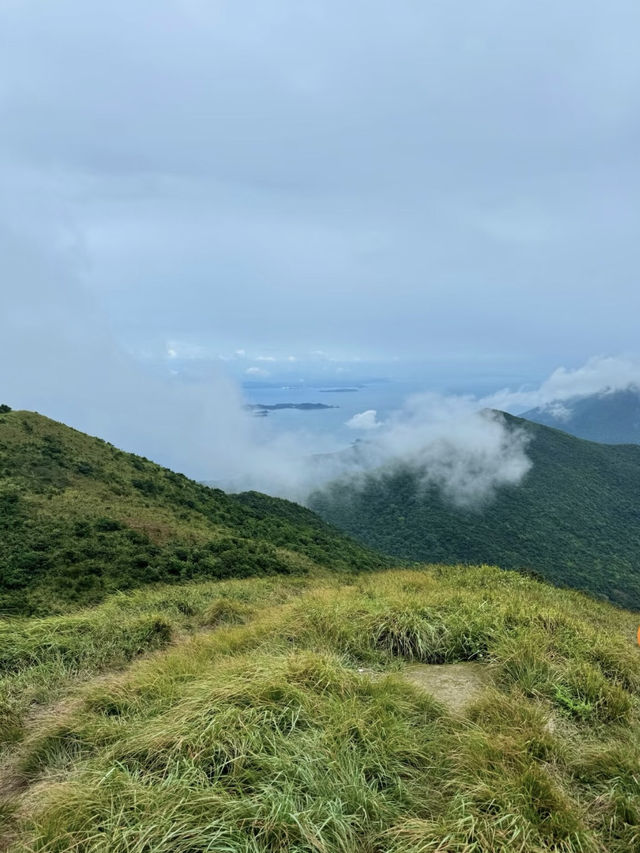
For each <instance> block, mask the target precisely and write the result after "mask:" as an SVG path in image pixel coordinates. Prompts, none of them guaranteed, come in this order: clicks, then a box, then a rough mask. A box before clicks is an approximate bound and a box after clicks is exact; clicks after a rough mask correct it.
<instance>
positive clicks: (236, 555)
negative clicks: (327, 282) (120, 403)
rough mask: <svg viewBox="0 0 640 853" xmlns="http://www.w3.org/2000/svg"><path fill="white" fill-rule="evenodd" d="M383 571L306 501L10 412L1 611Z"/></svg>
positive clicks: (0, 503) (1, 437)
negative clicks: (191, 583)
mask: <svg viewBox="0 0 640 853" xmlns="http://www.w3.org/2000/svg"><path fill="white" fill-rule="evenodd" d="M383 564H384V561H383V559H382V558H381V557H379V556H377V555H374V554H373V553H372V552H370V551H367V550H366V549H365V548H363V547H361V546H358V545H356V544H355V543H353V542H351V541H349V540H348V539H347V538H346V537H344V536H343V535H341V534H340V533H338V532H337V531H336V530H334V529H333V528H331V527H329V525H327V524H325V523H324V522H322V521H321V520H320V519H319V518H318V517H317V516H315V515H314V514H313V513H311V512H309V511H308V510H306V509H304V508H303V507H300V506H298V505H297V504H292V503H290V502H288V501H283V500H278V499H276V498H269V497H267V496H266V495H259V494H257V493H248V494H243V495H237V496H230V495H226V494H224V493H223V492H221V491H219V490H213V489H209V488H207V487H205V486H202V485H199V484H198V483H195V482H193V481H192V480H189V479H187V478H186V477H184V476H182V475H180V474H175V473H174V472H172V471H169V470H167V469H166V468H162V467H160V466H159V465H156V464H154V463H153V462H150V461H149V460H148V459H144V458H141V457H139V456H134V455H132V454H130V453H124V452H122V451H120V450H118V449H116V448H115V447H113V446H112V445H110V444H107V443H106V442H104V441H102V440H101V439H98V438H91V437H89V436H87V435H85V434H83V433H81V432H77V431H76V430H73V429H70V428H69V427H67V426H65V425H63V424H60V423H56V422H55V421H52V420H49V419H48V418H45V417H43V416H41V415H38V414H35V413H33V412H8V413H7V412H5V413H2V414H0V614H2V613H14V614H18V613H23V614H28V613H40V614H44V613H52V612H63V611H65V610H68V609H69V608H71V607H77V606H79V605H85V604H91V603H96V602H98V601H100V600H102V599H103V598H104V596H105V595H106V594H108V593H111V592H115V591H117V590H125V589H131V588H133V587H137V586H141V585H143V584H148V583H178V582H181V581H185V580H191V579H194V578H223V577H243V576H247V575H270V574H287V573H291V572H304V571H309V570H310V569H318V568H320V567H325V568H333V569H339V570H353V569H355V568H357V569H363V568H374V567H380V566H381V565H383Z"/></svg>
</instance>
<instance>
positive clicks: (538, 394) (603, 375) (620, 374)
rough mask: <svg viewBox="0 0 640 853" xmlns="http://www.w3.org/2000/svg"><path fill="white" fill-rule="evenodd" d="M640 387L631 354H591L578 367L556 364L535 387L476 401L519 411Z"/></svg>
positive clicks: (639, 363)
mask: <svg viewBox="0 0 640 853" xmlns="http://www.w3.org/2000/svg"><path fill="white" fill-rule="evenodd" d="M632 387H640V361H638V359H636V358H632V357H630V356H593V357H592V358H590V359H589V360H588V361H587V362H586V363H585V364H583V365H582V366H581V367H577V368H573V369H570V368H566V367H558V368H557V370H554V371H553V373H552V374H551V376H549V377H548V379H545V381H544V382H542V383H541V384H540V385H539V386H538V387H537V388H533V389H530V388H521V389H518V390H512V389H509V388H505V389H502V390H501V391H498V392H496V393H495V394H491V395H490V396H488V397H484V398H482V399H481V400H480V401H479V403H480V404H481V405H483V406H487V407H490V408H494V409H501V410H503V411H508V412H511V413H512V414H521V413H523V412H525V411H527V410H529V409H534V408H539V407H549V406H553V407H556V408H557V410H558V413H559V414H560V416H561V414H562V403H566V402H567V401H569V400H575V399H576V398H578V397H586V396H589V395H591V394H607V393H613V392H615V391H624V390H626V389H627V388H632Z"/></svg>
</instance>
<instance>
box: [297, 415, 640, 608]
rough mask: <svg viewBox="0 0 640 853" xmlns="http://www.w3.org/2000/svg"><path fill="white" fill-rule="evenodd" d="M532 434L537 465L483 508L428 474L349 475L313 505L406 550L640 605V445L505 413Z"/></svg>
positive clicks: (369, 538) (392, 550)
mask: <svg viewBox="0 0 640 853" xmlns="http://www.w3.org/2000/svg"><path fill="white" fill-rule="evenodd" d="M504 417H505V419H506V421H507V423H508V424H509V425H510V427H511V428H521V429H525V430H526V431H527V433H528V434H529V436H530V439H531V440H530V444H529V446H528V449H527V453H528V455H529V456H530V458H531V460H532V461H533V467H532V469H531V471H530V472H529V473H528V474H527V475H526V477H525V479H524V481H523V482H522V484H521V485H520V486H517V487H505V488H502V489H501V490H500V491H499V492H498V493H497V495H496V497H495V500H494V501H492V502H490V503H487V504H485V505H484V506H481V507H478V508H477V509H475V510H462V509H458V508H456V507H454V506H452V505H450V504H448V503H445V502H444V500H443V499H442V497H441V495H440V493H439V492H438V491H437V490H436V489H435V488H432V489H424V488H422V487H421V485H420V476H419V472H417V471H416V470H415V469H410V468H407V467H395V468H389V469H385V470H384V471H379V472H376V473H375V474H371V475H368V476H365V477H364V478H362V480H359V481H358V482H357V483H356V482H354V481H349V480H344V481H339V482H337V483H334V484H332V486H330V487H329V488H327V489H325V490H323V491H321V492H316V493H315V494H314V495H312V497H311V499H310V502H309V505H310V506H311V507H312V509H314V510H315V511H316V512H318V514H319V515H321V516H322V517H323V518H324V519H326V520H327V521H329V522H331V523H332V524H335V525H336V526H339V527H340V528H342V529H343V530H345V531H347V532H348V533H350V534H351V535H353V536H354V537H355V538H357V539H358V540H359V541H361V542H363V543H367V544H368V545H370V546H372V547H374V548H378V549H380V550H381V551H383V552H385V553H387V554H391V555H394V556H397V557H402V558H406V559H412V560H429V561H434V562H447V563H449V562H460V563H491V564H495V565H499V566H501V567H502V568H508V569H521V568H524V569H531V570H535V571H536V572H539V573H540V574H541V575H543V576H544V577H545V578H548V579H549V580H551V581H553V582H554V583H557V584H562V585H568V586H572V587H576V588H578V589H584V590H588V591H590V592H592V593H595V594H598V595H601V596H605V597H607V598H608V599H610V600H611V601H613V602H616V603H618V604H622V605H625V606H630V607H639V606H640V447H635V446H629V445H621V446H609V445H602V444H596V443H593V442H588V441H583V440H581V439H578V438H575V437H573V436H570V435H568V434H566V433H563V432H560V431H558V430H554V429H549V428H548V427H544V426H541V425H538V424H533V423H530V422H528V421H525V420H522V419H521V418H515V417H512V416H510V415H504Z"/></svg>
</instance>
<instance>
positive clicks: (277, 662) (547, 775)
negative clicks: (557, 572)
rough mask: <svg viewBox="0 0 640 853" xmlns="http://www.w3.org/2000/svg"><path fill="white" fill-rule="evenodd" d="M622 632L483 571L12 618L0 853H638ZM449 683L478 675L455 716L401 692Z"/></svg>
mask: <svg viewBox="0 0 640 853" xmlns="http://www.w3.org/2000/svg"><path fill="white" fill-rule="evenodd" d="M116 616H118V619H116ZM637 618H638V617H637V615H635V614H630V613H626V612H624V611H620V610H615V609H614V608H612V607H610V606H609V605H606V604H603V603H600V602H596V601H592V600H590V599H588V598H587V597H586V596H583V595H582V594H580V593H574V592H570V591H564V590H557V589H554V588H552V587H549V586H547V585H545V584H541V583H537V582H535V581H533V580H531V579H528V578H525V577H523V576H520V575H517V574H514V573H508V572H501V571H500V570H498V569H492V568H487V567H482V568H472V569H469V568H461V567H432V568H430V569H425V570H420V571H417V570H416V571H394V572H384V573H376V574H374V575H365V576H360V577H349V578H347V577H338V576H335V575H327V576H325V577H321V578H315V579H311V578H309V577H306V578H297V579H296V578H286V579H283V578H273V579H246V580H240V581H231V582H223V583H207V584H194V585H189V586H181V587H175V586H174V587H165V588H160V589H155V590H151V589H147V590H141V591H138V592H136V593H133V594H130V595H120V596H117V597H115V598H113V599H110V600H108V601H107V602H105V603H104V604H102V605H100V606H99V607H97V608H95V609H94V610H90V611H86V612H84V613H82V614H78V615H74V616H63V617H49V618H44V619H33V620H7V622H6V623H5V625H4V626H3V630H5V631H6V633H5V635H4V638H5V639H6V640H8V639H9V638H10V637H11V636H15V640H12V641H11V642H9V643H8V646H9V650H8V651H7V653H6V655H5V660H6V663H5V664H4V666H5V672H6V680H7V683H9V684H10V685H13V686H12V687H11V689H10V691H9V692H10V694H11V696H12V700H11V701H12V703H13V705H12V708H13V714H14V718H15V728H14V734H13V743H12V745H11V747H10V749H8V752H7V755H6V757H5V767H6V776H7V778H8V779H9V781H10V783H11V781H13V784H9V785H8V786H7V792H6V795H5V798H4V805H3V806H2V807H1V808H0V814H4V824H5V831H6V837H7V839H8V841H7V849H10V850H11V851H13V853H27V851H29V853H32V851H38V853H62V851H65V853H66V851H77V852H78V853H152V851H153V853H202V852H203V851H233V853H240V851H242V853H267V852H268V851H269V853H270V852H271V851H282V853H284V851H292V853H312V852H313V853H317V851H325V853H356V851H358V853H362V851H364V853H426V851H433V853H435V851H452V853H453V851H455V853H471V851H474V853H475V852H476V851H477V853H500V851H522V853H525V851H557V853H561V851H562V853H578V852H580V853H596V851H598V853H605V851H607V853H609V852H610V853H623V851H624V853H627V851H630V850H634V849H638V847H639V845H640V836H639V834H638V825H639V822H640V787H639V785H638V781H639V780H638V767H639V766H640V725H639V723H640V720H639V713H640V709H639V705H638V692H639V690H640V655H639V650H638V649H637V647H636V646H635V645H634V642H633V634H634V629H635V628H636V627H637V625H636V622H637ZM74 620H76V621H75V622H74ZM78 620H79V621H78ZM158 620H162V621H163V624H164V625H165V626H166V630H155V631H154V630H149V626H153V625H154V624H156V622H157V621H158ZM79 624H81V625H83V626H84V627H83V629H82V632H78V631H77V630H76V628H77V626H78V625H79ZM136 624H138V625H139V626H140V629H139V631H138V634H137V636H138V640H137V641H134V640H133V639H132V638H133V637H134V634H135V632H134V631H133V630H129V628H128V627H127V626H130V627H131V626H133V625H136ZM74 626H75V627H74ZM144 626H147V627H146V629H145V628H144ZM136 657H139V659H138V660H135V658H136ZM456 661H473V662H475V663H476V665H477V666H478V667H486V671H487V672H488V674H489V678H488V681H489V683H490V686H488V687H487V689H486V690H485V692H484V693H482V694H481V695H480V697H479V698H478V699H477V700H475V701H474V702H473V703H472V704H471V705H470V706H469V707H468V708H467V709H466V710H465V711H464V713H462V714H455V713H452V712H451V711H449V710H448V708H447V707H445V706H443V705H441V704H439V703H438V701H436V699H434V698H433V697H432V696H430V695H429V694H428V693H426V692H424V691H422V690H420V689H419V688H417V687H416V686H414V685H412V684H410V683H409V682H408V680H407V679H405V678H404V675H403V673H404V670H405V667H406V666H407V665H408V664H409V663H410V662H414V663H415V662H421V663H427V664H429V663H431V664H442V663H447V662H456ZM47 673H53V675H52V678H51V681H50V682H47ZM78 679H80V680H78ZM5 695H8V694H5ZM35 701H38V702H39V703H40V704H39V706H38V710H37V711H35V712H34V708H33V703H34V702H35Z"/></svg>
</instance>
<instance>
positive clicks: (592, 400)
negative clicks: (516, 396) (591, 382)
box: [522, 388, 640, 444]
mask: <svg viewBox="0 0 640 853" xmlns="http://www.w3.org/2000/svg"><path fill="white" fill-rule="evenodd" d="M522 417H523V418H526V419H527V420H529V421H535V422H536V423H539V424H544V425H545V426H550V427H555V428H556V429H561V430H564V431H565V432H568V433H571V435H576V436H578V438H587V439H589V440H590V441H600V442H604V443H605V444H640V388H628V389H626V390H624V391H604V392H601V393H599V394H590V395H589V396H585V397H574V398H573V399H571V400H564V401H562V402H560V401H557V402H554V403H549V404H548V405H546V406H541V407H539V408H536V409H531V410H530V411H528V412H525V413H524V414H523V415H522Z"/></svg>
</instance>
